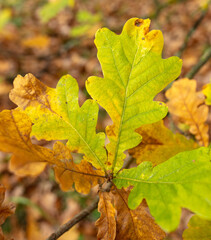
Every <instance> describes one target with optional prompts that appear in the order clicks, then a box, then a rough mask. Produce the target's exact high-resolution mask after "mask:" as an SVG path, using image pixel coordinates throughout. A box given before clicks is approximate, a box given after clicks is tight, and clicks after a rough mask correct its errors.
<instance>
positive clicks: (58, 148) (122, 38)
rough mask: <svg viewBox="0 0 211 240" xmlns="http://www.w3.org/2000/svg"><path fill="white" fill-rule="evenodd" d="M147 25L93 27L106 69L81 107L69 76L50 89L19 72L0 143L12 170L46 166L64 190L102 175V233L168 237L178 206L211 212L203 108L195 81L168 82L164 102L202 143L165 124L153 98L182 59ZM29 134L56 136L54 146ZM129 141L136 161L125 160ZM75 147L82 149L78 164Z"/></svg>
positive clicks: (85, 186)
mask: <svg viewBox="0 0 211 240" xmlns="http://www.w3.org/2000/svg"><path fill="white" fill-rule="evenodd" d="M149 26H150V20H149V19H146V20H143V19H138V18H132V19H130V20H128V21H127V22H126V24H125V26H124V28H123V31H122V33H121V34H120V35H116V34H115V33H113V32H112V31H110V30H109V29H107V28H102V29H99V30H98V31H97V33H96V37H95V44H96V47H97V49H98V59H99V61H100V64H101V66H102V71H103V77H102V78H100V77H96V76H92V77H89V78H88V79H87V81H86V89H87V91H88V93H89V94H90V96H91V97H92V99H88V100H86V101H85V102H84V103H83V105H82V106H79V103H78V91H79V88H78V84H77V81H76V80H75V79H74V78H73V77H72V76H70V75H65V76H63V77H62V78H61V79H60V80H59V82H58V84H57V86H56V88H50V87H47V86H46V85H44V84H43V83H42V82H41V81H39V80H38V79H37V78H36V77H34V76H33V75H32V74H27V75H26V76H25V77H22V76H17V77H16V79H15V80H14V89H13V90H12V91H11V92H10V99H11V100H12V101H13V102H14V103H15V104H17V105H18V108H16V109H14V110H10V111H9V110H4V111H3V112H1V113H0V150H1V151H5V152H12V153H13V156H12V158H11V160H10V170H11V171H13V172H14V173H15V174H17V175H20V176H25V175H32V176H36V175H38V174H39V173H41V172H42V171H43V170H44V168H45V167H46V165H51V166H52V168H53V169H54V172H55V177H56V180H57V181H58V183H59V184H60V186H61V188H62V190H64V191H68V190H71V189H72V187H73V186H74V187H75V190H76V191H78V192H80V193H84V194H87V193H88V192H89V191H90V189H91V187H93V186H95V185H97V184H99V186H100V191H99V196H100V201H99V205H98V210H99V212H100V213H101V217H100V218H99V219H98V221H97V222H96V226H97V227H98V239H164V237H165V232H164V230H165V231H167V232H168V231H172V230H174V229H176V228H177V226H178V224H179V220H180V216H181V208H182V207H185V208H188V209H190V210H191V211H193V212H195V213H197V214H198V215H199V216H200V217H202V218H205V219H207V220H211V216H210V212H211V191H210V190H211V189H210V184H209V182H210V176H211V165H210V160H211V152H210V148H208V147H207V145H208V135H207V130H208V126H206V125H205V121H206V118H207V114H208V107H207V106H206V105H203V106H202V103H203V102H204V98H203V100H202V99H200V98H199V95H198V94H197V93H196V91H195V89H196V85H195V83H194V82H193V80H192V81H190V80H188V79H183V80H179V81H177V82H176V83H175V84H174V85H173V86H172V88H171V89H170V90H168V91H167V97H168V99H169V102H168V106H169V110H170V112H172V114H175V115H177V116H178V117H179V118H180V120H181V121H182V122H184V123H185V124H187V125H189V126H190V132H191V133H192V134H193V135H195V137H196V139H197V140H198V143H199V144H200V145H203V146H204V147H199V145H198V144H197V143H195V142H194V141H193V140H188V139H186V138H185V137H184V136H181V135H179V134H176V135H174V134H173V133H172V132H171V131H170V130H168V129H166V128H165V127H164V125H163V123H162V122H161V121H160V120H161V119H163V118H164V117H165V116H166V114H167V112H168V108H167V106H166V105H165V104H164V103H162V102H158V101H155V100H154V98H155V96H156V95H157V94H158V93H159V92H160V91H162V90H163V89H164V88H165V87H166V86H167V85H168V84H169V83H171V82H172V81H173V80H175V79H176V78H177V77H178V76H179V74H180V71H181V67H182V61H181V60H180V59H179V58H178V57H170V58H168V59H163V58H162V56H161V54H162V49H163V42H164V41H163V35H162V33H161V32H160V31H158V30H152V31H149ZM182 87H183V88H182ZM178 91H181V94H180V95H179V96H178ZM194 94H195V95H194ZM193 96H194V98H193ZM207 99H209V98H207ZM207 101H208V100H207ZM98 104H99V105H100V106H102V107H103V108H104V109H105V110H106V112H107V113H108V114H109V116H110V118H111V120H112V122H113V124H112V125H109V126H107V127H106V129H105V133H103V132H99V133H96V124H97V120H98V111H99V106H98ZM159 121H160V122H159ZM31 136H34V137H36V139H38V140H41V139H45V140H47V141H52V140H53V141H56V142H55V144H54V146H53V149H52V150H51V149H48V148H45V147H42V146H38V145H35V144H33V143H32V142H31V139H30V137H31ZM106 137H107V138H108V142H109V143H108V144H107V145H105V141H106ZM64 142H65V144H64ZM195 148H196V149H195ZM129 149H130V150H129ZM127 150H129V153H130V154H131V155H132V156H134V157H135V158H136V160H137V164H138V166H137V167H134V168H131V169H124V167H123V166H124V162H125V161H126V160H127V158H126V154H125V153H126V151H127ZM73 152H77V153H80V154H83V159H82V160H81V162H80V163H75V162H74V159H73V157H72V155H71V153H73ZM107 182H109V183H110V185H111V186H112V188H111V187H109V188H108V187H107V188H106V187H105V185H106V183H107ZM105 189H106V190H107V191H105ZM148 207H149V210H150V213H151V215H152V216H151V215H150V214H149V212H148V210H147V209H148Z"/></svg>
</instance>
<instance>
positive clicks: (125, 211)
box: [111, 188, 166, 240]
mask: <svg viewBox="0 0 211 240" xmlns="http://www.w3.org/2000/svg"><path fill="white" fill-rule="evenodd" d="M129 193H130V189H126V190H125V189H123V188H122V189H118V190H115V189H114V190H113V191H112V192H111V194H112V198H113V202H114V207H115V209H116V211H117V213H116V214H117V217H116V238H115V239H116V240H123V239H130V240H137V239H147V240H161V239H164V238H165V235H166V234H165V232H164V231H163V230H162V229H161V228H160V227H159V226H158V225H157V224H156V223H155V221H154V219H153V217H152V216H151V215H150V213H149V209H148V206H147V204H146V202H145V201H142V203H141V204H140V205H139V207H138V208H136V209H135V210H131V209H130V208H129V207H128V204H127V202H128V196H129Z"/></svg>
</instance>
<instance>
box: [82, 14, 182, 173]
mask: <svg viewBox="0 0 211 240" xmlns="http://www.w3.org/2000/svg"><path fill="white" fill-rule="evenodd" d="M149 25H150V20H149V19H146V20H142V19H138V18H132V19H130V20H129V21H127V22H126V24H125V26H124V28H123V31H122V33H121V34H120V35H116V34H115V33H113V32H111V31H110V30H109V29H107V28H102V29H99V30H98V32H97V33H96V39H95V44H96V46H97V49H98V59H99V61H100V63H101V66H102V71H103V75H104V78H100V77H90V78H89V79H88V80H87V82H86V87H87V90H88V92H89V94H90V95H91V96H92V98H94V99H95V100H96V101H97V102H98V103H99V104H100V105H101V106H102V107H103V108H105V110H106V111H107V112H108V114H109V115H110V117H111V119H112V121H113V125H112V126H108V127H107V129H106V133H107V135H108V138H109V140H110V143H109V144H108V145H107V150H108V162H107V164H108V165H110V168H112V169H113V170H114V171H118V170H119V169H120V168H121V167H122V165H123V159H124V158H125V154H124V153H123V152H124V151H125V150H127V149H130V148H133V147H135V146H136V145H138V144H139V143H140V141H141V136H140V135H139V134H138V133H136V132H135V131H134V130H135V129H137V128H138V127H140V126H141V125H143V124H148V123H153V122H156V121H158V120H160V119H162V118H163V117H164V116H165V115H166V113H167V107H166V106H165V104H163V103H159V102H155V101H153V98H154V97H155V95H156V94H157V93H158V92H160V91H161V90H162V89H163V88H164V87H165V86H166V85H167V84H168V83H170V82H171V81H173V80H174V79H175V78H177V77H178V75H179V74H180V69H181V66H182V61H181V60H180V59H179V58H177V57H171V58H169V59H162V57H161V53H162V48H163V35H162V33H161V32H160V31H158V30H153V31H151V32H149Z"/></svg>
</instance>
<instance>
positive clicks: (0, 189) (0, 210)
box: [0, 185, 15, 240]
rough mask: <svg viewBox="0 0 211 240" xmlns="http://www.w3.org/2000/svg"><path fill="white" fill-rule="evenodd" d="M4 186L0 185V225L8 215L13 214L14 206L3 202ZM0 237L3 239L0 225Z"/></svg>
mask: <svg viewBox="0 0 211 240" xmlns="http://www.w3.org/2000/svg"><path fill="white" fill-rule="evenodd" d="M5 191H6V189H5V187H4V186H2V185H0V226H1V225H2V224H3V223H4V221H5V219H6V218H7V217H9V216H10V215H12V214H14V212H15V206H14V204H12V203H9V204H4V203H3V202H4V197H5ZM0 239H1V240H4V235H3V233H2V229H1V227H0Z"/></svg>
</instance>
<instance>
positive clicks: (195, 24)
mask: <svg viewBox="0 0 211 240" xmlns="http://www.w3.org/2000/svg"><path fill="white" fill-rule="evenodd" d="M209 4H210V1H209V2H208V6H207V7H206V8H205V9H203V10H202V11H201V14H200V16H199V18H198V19H197V20H196V21H195V23H194V24H193V26H192V28H191V29H190V30H189V31H188V33H187V35H186V37H185V40H184V43H183V45H182V46H181V48H180V49H179V51H178V52H177V54H176V55H177V56H178V57H181V56H182V53H183V52H184V50H185V49H186V47H187V45H188V42H189V40H190V38H191V37H192V35H193V33H194V32H195V31H196V29H197V28H198V26H199V25H200V23H201V22H202V20H203V19H204V17H205V16H206V14H207V12H208V9H209Z"/></svg>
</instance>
